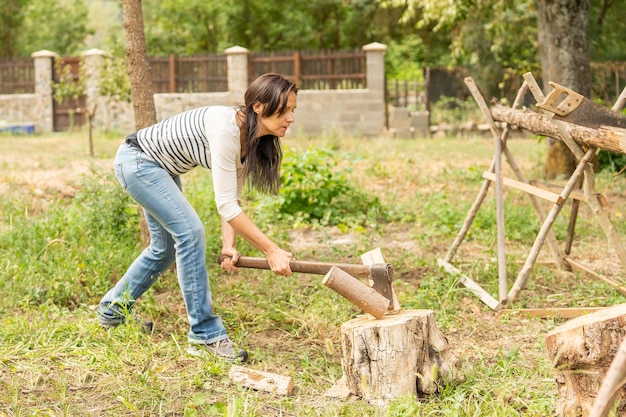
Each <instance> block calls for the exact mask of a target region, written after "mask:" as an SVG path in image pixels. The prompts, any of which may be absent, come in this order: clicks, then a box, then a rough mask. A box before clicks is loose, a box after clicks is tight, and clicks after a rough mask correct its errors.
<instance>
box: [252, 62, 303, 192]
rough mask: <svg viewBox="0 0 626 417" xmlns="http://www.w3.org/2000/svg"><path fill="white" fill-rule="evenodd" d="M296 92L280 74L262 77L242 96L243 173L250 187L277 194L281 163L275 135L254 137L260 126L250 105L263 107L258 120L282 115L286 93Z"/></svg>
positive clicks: (281, 153) (281, 155) (278, 142)
mask: <svg viewBox="0 0 626 417" xmlns="http://www.w3.org/2000/svg"><path fill="white" fill-rule="evenodd" d="M291 92H294V93H296V94H297V93H298V88H297V87H296V85H295V84H294V83H293V82H291V81H289V80H288V79H286V78H285V77H283V76H282V75H280V74H275V73H268V74H264V75H261V76H260V77H258V78H257V79H256V80H254V81H253V82H252V84H250V86H249V87H248V89H247V90H246V94H245V96H244V100H245V105H244V107H243V109H242V110H243V112H244V114H245V115H246V120H245V123H244V129H246V130H245V133H246V137H245V141H246V150H247V152H246V158H245V160H244V161H243V166H244V171H245V174H246V177H247V181H248V183H249V185H251V186H252V187H254V188H255V189H257V190H258V191H261V192H263V193H267V194H277V193H278V190H279V188H280V164H281V161H282V158H283V152H282V148H281V145H280V138H278V137H277V136H274V135H265V136H261V137H257V132H258V130H259V126H258V123H257V114H256V113H255V112H254V109H253V106H254V105H255V104H256V103H261V104H263V112H262V113H261V114H260V116H261V117H270V116H273V115H275V114H278V115H279V116H281V115H283V114H284V113H285V111H286V110H285V109H286V107H287V99H288V98H289V93H291Z"/></svg>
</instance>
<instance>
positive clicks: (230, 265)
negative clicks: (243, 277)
mask: <svg viewBox="0 0 626 417" xmlns="http://www.w3.org/2000/svg"><path fill="white" fill-rule="evenodd" d="M222 255H226V256H225V257H224V260H222V263H221V264H220V266H221V267H222V269H225V270H226V271H232V272H236V271H237V270H238V269H239V268H237V267H236V266H235V264H236V263H237V261H238V260H239V252H238V251H237V249H235V248H228V249H227V248H222Z"/></svg>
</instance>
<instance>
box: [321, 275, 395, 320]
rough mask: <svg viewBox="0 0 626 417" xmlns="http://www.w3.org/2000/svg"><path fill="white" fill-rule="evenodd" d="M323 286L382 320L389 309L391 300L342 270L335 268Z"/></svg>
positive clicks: (325, 278)
mask: <svg viewBox="0 0 626 417" xmlns="http://www.w3.org/2000/svg"><path fill="white" fill-rule="evenodd" d="M322 284H324V285H326V286H327V287H328V288H330V289H331V290H333V291H335V292H337V293H339V294H340V295H342V296H343V297H345V298H346V299H347V300H349V301H350V302H352V303H353V304H354V305H356V306H357V307H359V308H360V309H361V310H363V311H365V312H366V313H369V314H371V315H372V316H374V317H376V318H377V319H380V318H381V317H383V316H384V315H385V313H386V312H387V310H388V309H389V304H390V303H391V301H390V300H388V299H387V298H385V297H384V296H383V295H381V294H379V293H377V292H376V290H375V289H373V288H371V287H368V286H367V285H365V284H363V283H362V282H361V281H359V280H358V279H356V278H354V277H353V276H352V275H350V274H348V273H347V272H345V271H343V270H342V269H339V268H337V267H336V266H333V267H332V268H330V271H328V274H326V276H325V277H324V279H323V280H322Z"/></svg>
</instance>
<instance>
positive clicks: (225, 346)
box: [187, 338, 248, 362]
mask: <svg viewBox="0 0 626 417" xmlns="http://www.w3.org/2000/svg"><path fill="white" fill-rule="evenodd" d="M187 353H188V354H189V355H191V356H196V357H199V358H202V357H206V356H207V355H211V356H215V357H218V358H221V359H224V360H227V361H228V362H245V361H246V360H248V352H246V351H245V350H243V349H239V350H238V351H237V350H235V345H234V343H233V341H232V340H230V339H229V338H226V339H223V340H220V341H219V342H216V343H211V344H203V343H190V344H189V346H187Z"/></svg>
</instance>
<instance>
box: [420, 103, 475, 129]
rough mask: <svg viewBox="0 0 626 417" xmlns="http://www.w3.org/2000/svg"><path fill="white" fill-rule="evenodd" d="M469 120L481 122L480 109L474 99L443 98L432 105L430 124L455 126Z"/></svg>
mask: <svg viewBox="0 0 626 417" xmlns="http://www.w3.org/2000/svg"><path fill="white" fill-rule="evenodd" d="M468 120H474V121H480V120H481V113H480V109H479V108H478V106H477V105H476V102H475V101H474V100H473V99H472V98H469V99H467V100H461V99H458V98H456V97H445V96H442V97H441V98H440V99H439V100H438V101H436V102H435V103H432V104H431V108H430V122H431V124H433V125H437V124H439V123H447V124H450V125H454V124H458V123H460V122H464V121H468Z"/></svg>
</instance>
